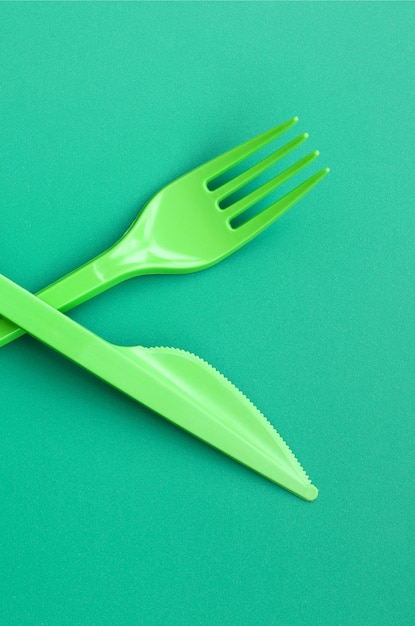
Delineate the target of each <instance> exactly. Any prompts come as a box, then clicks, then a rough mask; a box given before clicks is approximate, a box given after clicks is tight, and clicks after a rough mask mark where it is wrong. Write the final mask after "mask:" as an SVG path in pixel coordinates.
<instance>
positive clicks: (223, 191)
mask: <svg viewBox="0 0 415 626" xmlns="http://www.w3.org/2000/svg"><path fill="white" fill-rule="evenodd" d="M307 138H308V133H303V134H302V135H300V136H299V137H296V138H295V139H292V140H291V141H289V142H288V143H286V144H285V146H282V147H281V148H279V149H278V150H276V151H275V152H273V153H272V154H270V155H269V156H267V157H266V158H265V159H263V160H262V161H260V162H259V163H257V164H256V165H254V166H253V167H251V168H249V169H248V170H247V171H246V172H242V174H239V176H236V177H235V178H233V179H232V180H230V181H229V182H227V183H225V184H224V185H222V186H221V187H219V188H218V189H215V191H212V192H211V193H214V194H215V196H216V198H217V201H218V202H220V201H221V200H223V199H224V198H226V197H227V196H229V195H230V194H231V193H233V192H234V191H238V189H240V188H241V187H243V186H244V185H246V184H247V183H249V182H250V181H251V180H253V179H254V178H256V177H257V176H259V175H260V174H262V173H263V172H265V171H266V170H267V169H268V168H269V167H271V165H274V163H276V162H277V161H279V160H280V159H282V158H283V157H285V156H286V155H287V154H289V153H290V152H291V151H292V150H294V149H295V148H297V147H298V146H299V145H301V144H302V143H303V141H305V140H306V139H307Z"/></svg>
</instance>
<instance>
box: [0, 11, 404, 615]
mask: <svg viewBox="0 0 415 626" xmlns="http://www.w3.org/2000/svg"><path fill="white" fill-rule="evenodd" d="M414 18H415V5H414V4H413V3H405V2H402V3H401V2H382V3H374V2H372V3H370V2H368V3H355V2H352V3H342V2H339V3H338V2H333V3H331V2H321V3H320V2H315V3H314V2H308V3H303V2H299V3H297V2H296V3H285V2H284V3H273V2H252V3H251V2H224V3H222V2H206V3H202V2H200V3H199V2H198V3H193V2H178V3H175V2H174V3H173V2H170V3H164V2H141V3H140V2H125V3H112V2H104V3H95V2H91V3H83V2H79V3H78V2H76V3H49V2H46V3H43V2H41V3H37V2H33V3H1V4H0V59H1V62H0V86H1V90H0V146H1V177H0V203H1V236H0V242H1V245H0V263H1V265H0V271H1V272H2V273H3V274H5V275H6V276H8V277H10V278H11V279H13V280H15V281H17V282H18V283H20V284H21V285H22V286H24V287H26V288H28V289H30V290H32V291H36V290H38V289H40V288H41V287H43V286H44V285H46V284H47V283H49V282H51V281H53V280H55V279H57V278H59V277H60V276H61V275H63V274H64V273H66V272H68V271H70V270H72V269H74V268H75V267H77V266H78V265H80V264H81V263H84V262H85V261H87V260H88V259H90V258H91V257H92V256H94V255H96V254H98V253H99V252H101V251H103V250H104V249H105V248H106V247H108V246H109V245H110V244H112V243H113V242H114V241H115V240H116V239H117V238H118V237H119V236H120V235H121V234H122V233H123V231H124V230H125V229H126V228H127V227H128V226H129V225H130V223H131V222H132V220H133V219H134V217H135V216H136V215H137V213H138V211H139V209H140V207H141V206H142V205H143V204H144V203H145V202H146V200H148V199H149V198H150V197H151V195H152V194H153V193H155V192H156V191H157V190H158V189H159V188H161V187H162V186H163V185H165V184H166V183H167V182H169V181H170V180H172V179H174V178H175V177H177V176H179V175H180V174H182V173H184V172H186V171H188V170H189V169H191V168H193V167H195V166H196V165H198V164H200V163H202V162H204V161H206V160H207V159H209V158H211V157H213V156H216V155H217V154H219V153H221V152H223V151H225V150H227V149H229V148H231V147H233V146H235V145H237V144H238V143H241V142H242V141H244V140H246V139H249V138H250V137H252V136H254V135H256V134H259V133H260V132H262V131H264V130H266V129H267V128H270V127H272V126H274V125H276V124H278V123H281V122H283V121H284V120H286V119H289V118H290V117H292V116H294V115H298V116H299V117H300V122H299V123H298V125H297V127H296V130H295V131H293V132H292V133H291V134H289V136H288V135H287V140H288V139H289V138H291V137H293V136H295V133H296V132H297V133H300V132H304V131H307V132H309V134H310V138H309V139H308V141H307V146H306V147H305V148H304V150H303V149H302V148H301V150H300V152H301V155H300V153H299V154H298V156H302V155H303V154H306V152H307V151H311V150H314V149H319V150H320V153H321V155H320V157H319V159H318V161H317V162H316V164H315V166H314V164H313V166H311V168H310V173H312V172H313V171H316V170H317V169H320V168H322V167H325V166H329V167H330V168H331V173H330V175H329V176H328V177H327V178H326V179H325V180H324V181H323V182H322V183H320V184H319V185H318V187H317V188H316V189H314V190H313V191H312V192H311V193H310V194H309V195H308V196H307V197H306V198H305V199H303V200H302V201H301V203H299V204H298V205H297V206H295V207H294V208H293V209H291V210H290V212H289V213H288V214H287V215H285V216H284V217H283V218H282V219H281V220H279V221H278V222H277V223H276V224H275V225H274V226H272V227H271V228H270V229H268V230H267V231H266V232H265V233H264V234H262V235H261V236H260V237H259V238H258V239H256V240H255V241H253V242H252V243H250V244H249V245H248V246H247V247H245V248H244V249H242V250H240V251H239V252H237V253H236V254H234V255H233V256H232V257H230V258H228V259H227V260H225V261H224V262H223V263H221V264H220V265H217V266H215V267H213V268H211V269H209V270H206V271H204V272H201V273H197V274H192V275H187V276H154V277H142V278H137V279H134V280H130V281H128V282H126V283H124V284H122V285H120V286H118V287H116V288H113V289H111V290H110V291H109V292H107V293H105V294H103V295H101V296H99V297H98V298H96V299H95V300H93V301H91V302H89V303H87V304H84V305H82V307H79V308H78V309H76V310H74V311H73V312H72V313H70V315H71V316H72V317H73V318H74V319H76V320H77V321H79V322H81V323H82V324H84V325H85V326H86V327H88V328H90V329H91V330H93V331H94V332H97V333H98V334H100V335H101V336H102V337H104V338H106V339H109V340H110V341H113V342H114V343H118V344H130V345H134V344H141V345H145V346H151V345H169V346H174V347H181V348H184V349H186V350H190V351H192V352H195V353H196V354H198V355H200V356H201V357H203V358H204V359H206V360H207V361H209V362H210V363H211V364H212V365H214V366H215V367H217V368H218V369H219V370H220V371H221V372H223V373H224V374H225V375H226V376H227V377H228V378H230V379H231V380H232V381H233V382H234V383H235V384H236V385H238V386H239V387H240V388H241V389H242V390H243V392H244V393H245V394H246V395H247V396H248V397H249V398H250V399H252V401H253V402H254V403H255V404H256V405H257V406H258V407H259V409H260V410H261V411H262V412H263V413H264V414H265V415H266V416H267V418H268V419H269V420H270V421H271V422H272V423H273V424H274V426H275V427H276V428H277V430H278V431H279V432H280V433H281V435H282V436H283V437H284V439H285V440H286V441H287V443H288V444H289V445H290V447H291V448H292V450H293V451H294V453H295V454H296V456H298V458H299V460H300V461H301V463H302V465H303V466H304V467H305V469H306V471H307V472H308V473H309V474H310V477H311V479H312V481H313V482H314V484H316V485H317V486H318V488H319V491H320V495H319V498H318V499H317V500H316V501H315V502H314V503H312V504H308V503H305V502H303V501H302V500H300V499H297V498H295V497H294V496H293V495H291V494H289V493H287V492H285V491H283V490H282V489H279V488H278V487H276V486H275V485H273V484H272V483H270V482H267V481H266V480H264V479H263V478H261V477H260V476H257V475H256V474H254V473H253V472H250V471H249V470H248V469H246V468H244V467H242V466H240V465H238V464H236V463H234V462H233V461H231V460H230V459H228V458H226V457H225V456H223V455H221V454H220V453H218V452H216V451H215V450H213V449H210V448H209V447H208V446H206V445H204V444H203V443H201V442H199V441H197V440H195V439H194V438H192V437H191V436H189V435H187V434H185V433H184V432H182V431H180V430H179V429H177V428H175V427H174V426H172V425H170V424H169V423H167V422H166V421H165V420H163V419H162V418H159V417H158V416H157V415H154V414H152V413H150V412H149V411H147V410H145V409H144V408H142V407H140V406H138V405H136V404H135V403H134V402H132V401H131V400H129V399H128V398H126V397H124V396H122V395H121V394H119V393H117V392H116V391H114V390H113V389H111V388H109V387H107V386H106V385H104V384H103V383H101V382H99V381H98V380H95V379H94V378H93V377H92V376H89V375H88V374H87V373H85V372H84V371H82V370H80V369H78V368H77V367H76V366H75V365H73V364H71V363H69V362H67V361H66V360H65V359H63V358H61V357H59V356H58V355H57V354H55V353H53V352H52V351H50V350H48V349H47V348H46V347H44V346H41V345H40V344H39V343H37V342H36V341H35V340H33V339H31V338H29V337H24V338H22V339H20V340H18V341H16V342H15V343H13V344H11V345H9V346H6V347H4V348H2V349H1V351H0V367H1V376H0V416H1V430H2V436H1V442H0V470H1V471H0V494H1V512H0V542H1V545H0V623H1V624H2V625H3V624H4V625H5V626H26V625H27V626H32V625H33V626H41V625H42V626H43V625H45V626H66V625H71V626H72V625H84V624H85V625H88V626H89V625H95V624H96V625H100V626H101V625H102V626H103V625H114V624H115V625H117V626H124V625H125V626H127V625H128V626H129V625H138V624H140V625H141V624H143V625H144V626H153V625H163V626H165V625H166V626H169V625H176V624H177V625H183V626H188V625H189V626H196V625H202V626H205V625H206V626H210V625H216V624H218V625H220V626H235V625H241V626H257V625H259V624H260V625H261V626H295V625H306V626H308V625H314V624H316V625H321V624H324V625H326V624H327V625H332V624H341V625H342V626H349V625H350V626H356V625H359V626H360V625H362V626H363V625H365V626H366V625H370V626H372V625H373V626H374V625H376V626H379V625H392V624H393V625H394V626H395V625H399V626H401V625H408V626H410V625H412V624H413V623H414V622H415V608H414V602H413V581H414V579H415V547H414V530H415V529H414V520H415V507H414V498H413V491H414V470H415V467H414V466H415V463H414V444H415V384H414V380H415V358H414V348H415V327H414V318H415V315H414V314H415V296H414V284H415V280H414V279H415V262H414V261H415V246H414V233H415V211H414V192H413V188H414V182H415V181H414V165H413V162H414V156H413V155H414V135H415V133H414V130H415V122H414V102H415V80H414V76H415V72H414V70H415V67H414V66H415V62H414V59H415V38H414V36H413V24H414ZM280 143H281V142H280ZM313 168H314V169H313Z"/></svg>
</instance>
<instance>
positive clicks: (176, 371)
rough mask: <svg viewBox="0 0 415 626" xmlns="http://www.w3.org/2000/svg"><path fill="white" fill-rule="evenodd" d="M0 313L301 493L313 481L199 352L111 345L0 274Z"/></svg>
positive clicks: (308, 496) (309, 493) (309, 490)
mask: <svg viewBox="0 0 415 626" xmlns="http://www.w3.org/2000/svg"><path fill="white" fill-rule="evenodd" d="M0 314H1V315H3V316H4V317H5V318H6V319H8V320H10V321H12V322H14V323H15V324H17V325H18V326H20V327H21V328H23V329H24V330H26V331H27V332H28V333H30V334H31V335H33V336H34V337H36V338H37V339H39V340H40V341H42V342H43V343H45V344H46V345H48V346H50V347H51V348H54V349H55V350H57V351H58V352H60V353H61V354H63V355H64V356H66V357H67V358H68V359H70V360H72V361H74V362H75V363H77V364H78V365H80V366H81V367H84V368H85V369H86V370H88V371H89V372H91V373H92V374H95V375H96V376H98V378H101V379H102V380H104V381H106V382H107V383H109V384H110V385H112V386H113V387H116V388H117V389H119V390H120V391H122V392H124V393H125V394H127V395H128V396H130V397H131V398H134V399H135V400H138V402H141V403H142V404H144V405H145V406H147V407H148V408H150V409H152V410H153V411H155V412H156V413H159V414H160V415H162V416H163V417H165V418H167V419H168V420H170V421H171V422H173V423H174V424H176V425H177V426H180V427H181V428H183V429H184V430H186V431H188V432H189V433H191V434H192V435H194V436H195V437H198V438H199V439H202V440H203V441H205V442H206V443H208V444H210V445H211V446H213V447H214V448H217V449H218V450H221V451H222V452H223V453H224V454H227V455H228V456H230V457H232V458H233V459H235V460H236V461H239V462H240V463H242V464H243V465H246V466H248V467H249V468H251V469H252V470H254V471H256V472H258V473H259V474H262V475H263V476H265V477H266V478H268V479H269V480H271V481H272V482H274V483H276V484H278V485H280V486H281V487H284V488H285V489H287V490H288V491H291V492H292V493H294V494H296V495H297V496H300V497H301V498H303V499H305V500H309V501H311V500H315V499H316V497H317V495H318V490H317V488H316V487H315V486H314V485H312V484H311V482H310V480H309V478H308V476H307V474H306V473H305V472H304V470H303V468H302V467H301V465H300V463H299V462H298V461H297V459H296V458H295V456H294V455H293V453H292V452H291V450H290V449H289V447H288V446H287V444H286V443H285V442H284V440H283V439H282V438H281V437H280V435H279V434H278V433H277V431H276V430H275V429H274V428H273V426H272V425H271V424H270V423H269V422H268V421H267V420H266V418H265V417H264V416H263V415H262V413H261V412H260V411H259V410H258V409H257V408H256V407H255V406H254V405H253V404H252V403H251V402H250V401H249V400H248V398H246V397H245V396H244V395H243V394H242V393H241V392H240V391H239V390H238V389H237V388H236V387H235V386H234V385H233V384H232V383H231V382H230V381H229V380H227V379H226V378H225V377H224V376H222V374H220V373H219V372H218V371H217V370H215V369H214V368H213V367H212V366H210V365H209V364H208V363H206V362H205V361H203V360H202V359H200V358H199V357H197V356H195V355H194V354H191V353H190V352H185V351H183V350H178V349H175V348H164V347H158V348H144V347H141V346H137V347H121V346H115V345H113V344H111V343H109V342H107V341H104V340H103V339H101V338H100V337H98V336H97V335H94V334H93V333H91V332H90V331H89V330H87V329H85V328H84V327H83V326H80V325H79V324H77V323H76V322H74V321H73V320H71V319H69V318H68V317H66V316H65V315H64V314H63V313H60V312H59V311H57V310H55V309H54V308H52V307H51V306H49V305H48V304H46V303H45V302H42V301H41V300H40V299H39V298H37V297H36V296H34V295H32V294H30V293H29V292H28V291H26V290H25V289H23V288H22V287H19V286H18V285H16V284H15V283H13V282H12V281H10V280H9V279H7V278H6V277H4V276H2V275H1V274H0Z"/></svg>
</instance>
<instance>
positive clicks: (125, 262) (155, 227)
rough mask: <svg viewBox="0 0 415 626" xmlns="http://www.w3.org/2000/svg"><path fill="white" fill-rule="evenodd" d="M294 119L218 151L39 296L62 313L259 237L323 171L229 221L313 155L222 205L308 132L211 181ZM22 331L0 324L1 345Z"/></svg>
mask: <svg viewBox="0 0 415 626" xmlns="http://www.w3.org/2000/svg"><path fill="white" fill-rule="evenodd" d="M297 121H298V118H297V117H294V118H293V119H291V120H289V121H288V122H285V123H284V124H281V125H280V126H277V127H276V128H273V129H271V130H269V131H267V132H265V133H263V134H262V135H259V136H258V137H255V138H254V139H251V140H250V141H248V142H246V143H244V144H242V145H241V146H238V147H236V148H234V149H233V150H230V151H229V152H226V153H225V154H222V155H220V156H218V157H216V158H215V159H213V160H211V161H209V162H208V163H205V164H204V165H201V166H200V167H198V168H196V169H194V170H192V171H191V172H189V173H188V174H185V175H184V176H182V177H180V178H178V179H177V180H175V181H174V182H172V183H170V184H169V185H167V186H166V187H165V188H164V189H162V190H161V191H159V192H158V193H157V194H156V195H155V196H153V198H152V199H151V200H150V201H149V202H148V203H147V205H146V206H145V207H144V209H143V211H142V212H141V213H140V214H139V216H138V218H137V219H136V221H135V222H134V223H133V224H132V226H131V227H130V229H129V230H128V231H127V232H126V233H125V235H124V236H123V237H122V239H120V240H119V241H118V243H116V244H115V245H114V246H113V247H112V248H110V249H109V250H107V251H106V252H104V253H103V254H101V255H100V256H98V257H96V258H95V259H93V260H92V261H90V262H89V263H86V264H85V265H83V266H82V267H80V268H79V269H77V270H74V271H73V272H71V273H70V274H68V275H67V276H65V277H64V278H62V279H60V280H58V281H57V282H55V283H53V284H52V285H51V286H49V287H46V288H45V289H43V290H42V291H40V292H39V293H38V294H37V295H38V297H39V298H41V299H42V300H44V301H45V302H47V303H48V304H50V305H51V306H53V307H54V308H56V309H59V310H61V311H68V310H69V309H71V308H72V307H75V306H77V305H78V304H81V303H82V302H85V301H86V300H88V299H89V298H92V297H93V296H95V295H97V294H99V293H101V292H102V291H104V290H105V289H108V288H109V287H112V286H113V285H115V284H117V283H119V282H121V281H122V280H125V279H127V278H131V277H133V276H139V275H142V274H162V273H165V274H173V273H186V272H194V271H197V270H201V269H204V268H207V267H209V266H211V265H214V264H215V263H218V262H219V261H221V260H222V259H224V258H226V257H227V256H229V255H230V254H232V252H234V251H235V250H237V249H238V248H241V247H242V246H243V245H245V244H246V243H247V242H249V241H250V240H251V239H253V238H254V237H256V236H257V235H258V234H259V233H261V232H262V231H263V230H264V229H265V228H267V227H268V226H269V225H270V224H271V223H272V222H274V221H275V220H276V219H277V218H279V217H280V216H281V215H282V214H283V213H285V211H287V210H288V209H289V208H290V207H291V206H292V205H293V204H295V203H296V202H297V201H298V200H300V198H302V197H303V196H304V195H305V194H306V193H307V192H308V191H310V189H312V187H314V186H315V185H316V184H317V183H318V182H319V181H320V180H321V179H322V178H323V177H324V176H325V175H326V174H327V172H328V171H329V170H328V168H325V169H323V170H321V171H319V172H318V173H316V174H314V175H313V176H311V177H310V178H308V179H307V180H305V181H304V182H303V183H301V184H300V185H298V186H297V187H296V188H295V189H293V190H292V191H290V192H289V193H287V194H286V195H284V196H283V197H282V198H280V199H278V200H277V201H275V202H273V203H272V204H271V205H270V206H269V207H268V208H266V209H264V210H263V211H262V212H260V213H259V214H257V215H256V216H255V217H252V218H251V219H250V220H248V221H246V222H245V223H244V224H242V225H240V226H238V227H233V226H232V224H231V221H232V220H233V219H234V218H235V217H237V216H238V215H240V214H242V213H243V212H244V211H246V210H248V209H249V208H250V207H252V206H253V205H254V204H256V203H257V202H259V201H260V200H261V199H262V198H265V197H266V196H267V195H268V194H269V193H271V192H272V191H274V190H275V189H276V188H277V187H278V186H279V185H281V184H282V183H284V182H286V181H287V180H289V179H290V178H291V177H292V176H294V175H295V174H296V173H298V172H300V171H301V170H302V169H303V168H304V167H306V166H307V165H308V164H309V163H311V162H312V161H313V160H314V159H315V158H316V156H317V155H318V151H315V152H312V153H311V154H309V155H307V156H305V157H304V158H302V159H300V160H299V161H297V162H296V163H294V164H293V165H291V166H290V167H288V168H287V169H285V170H284V171H282V172H281V173H280V174H278V175H277V176H275V177H274V178H272V179H271V180H270V181H269V182H267V183H265V184H263V185H262V186H260V187H259V188H258V189H256V190H254V191H252V192H251V193H249V194H248V195H246V196H245V197H243V198H242V199H240V200H237V201H236V202H234V203H232V204H231V205H230V206H227V208H224V209H222V208H221V207H220V203H221V202H222V201H223V200H225V199H226V198H228V197H229V196H230V195H231V194H233V193H234V192H236V191H238V190H239V189H241V188H242V187H244V186H245V185H246V184H247V183H249V182H250V181H252V180H254V179H255V178H256V177H257V176H259V175H261V174H263V173H264V172H266V171H267V170H268V168H269V167H270V166H271V165H273V164H274V163H276V162H277V161H279V160H280V159H282V158H283V157H284V156H286V155H287V154H288V153H289V152H291V151H292V150H294V149H295V148H296V147H297V146H299V145H300V144H301V143H302V142H303V141H304V140H305V139H306V138H307V137H308V135H307V133H304V134H302V135H300V136H299V137H297V138H295V139H293V140H292V141H290V142H288V143H287V144H285V145H284V146H283V147H281V148H279V149H277V150H276V151H275V152H273V153H272V154H270V155H269V156H267V157H266V158H264V159H263V160H262V161H260V162H259V163H257V164H256V165H254V166H253V167H251V168H250V169H248V170H246V171H245V172H243V173H241V174H239V175H237V176H236V177H234V178H233V179H232V180H230V181H228V182H226V183H225V184H223V185H221V186H220V187H218V188H217V189H214V190H211V189H209V187H208V185H209V183H210V182H211V181H212V180H214V179H216V178H218V177H219V176H221V175H222V174H224V173H225V172H226V171H227V170H229V169H231V168H233V167H234V166H236V165H238V164H239V163H241V162H242V161H244V160H245V159H247V158H248V157H250V156H252V155H254V154H255V153H256V152H257V151H258V150H260V149H261V148H263V147H264V146H266V145H267V144H268V143H270V142H271V141H273V140H274V139H276V138H277V137H278V136H279V135H281V134H282V133H284V132H285V131H287V130H288V129H289V128H291V127H292V126H293V125H294V124H295V123H296V122H297ZM23 334H24V330H22V329H20V328H19V327H18V326H16V325H15V324H13V323H11V322H9V321H7V320H5V319H0V347H1V346H4V345H5V344H7V343H9V342H10V341H12V340H14V339H17V338H18V337H20V336H21V335H23Z"/></svg>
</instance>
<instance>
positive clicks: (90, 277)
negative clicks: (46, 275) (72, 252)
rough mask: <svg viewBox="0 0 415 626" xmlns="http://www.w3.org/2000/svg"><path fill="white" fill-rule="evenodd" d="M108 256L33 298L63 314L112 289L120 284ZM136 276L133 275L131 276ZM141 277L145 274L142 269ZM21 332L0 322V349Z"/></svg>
mask: <svg viewBox="0 0 415 626" xmlns="http://www.w3.org/2000/svg"><path fill="white" fill-rule="evenodd" d="M110 252H111V251H107V252H104V253H103V254H101V255H99V256H98V257H96V258H95V259H92V261H89V262H88V263H86V264H85V265H82V266H81V267H79V268H78V269H76V270H74V271H72V272H70V273H69V274H67V275H66V276H64V277H63V278H61V279H59V280H57V281H56V282H54V283H52V284H51V285H49V286H48V287H45V288H44V289H42V290H41V291H39V292H38V293H37V294H36V295H37V296H38V297H39V298H40V299H41V300H43V301H44V302H47V303H48V304H50V305H51V306H53V307H54V308H55V309H58V310H59V311H63V312H64V311H69V310H70V309H72V308H74V307H76V306H78V304H82V303H83V302H85V301H87V300H89V299H90V298H93V297H94V296H96V295H98V294H99V293H102V292H103V291H105V290H106V289H109V288H110V287H113V286H114V285H116V284H117V283H119V282H121V280H122V275H121V273H120V272H118V271H117V269H116V265H115V264H114V260H113V258H112V257H111V254H110ZM138 273H139V272H137V271H135V272H134V275H138ZM142 273H145V268H144V267H143V272H142ZM25 332H26V331H24V330H22V329H21V328H19V327H18V326H16V325H15V324H13V323H12V322H9V321H8V320H6V319H4V318H0V347H3V346H5V345H6V344H8V343H10V342H11V341H13V340H14V339H17V338H18V337H21V336H22V335H24V334H25Z"/></svg>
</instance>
